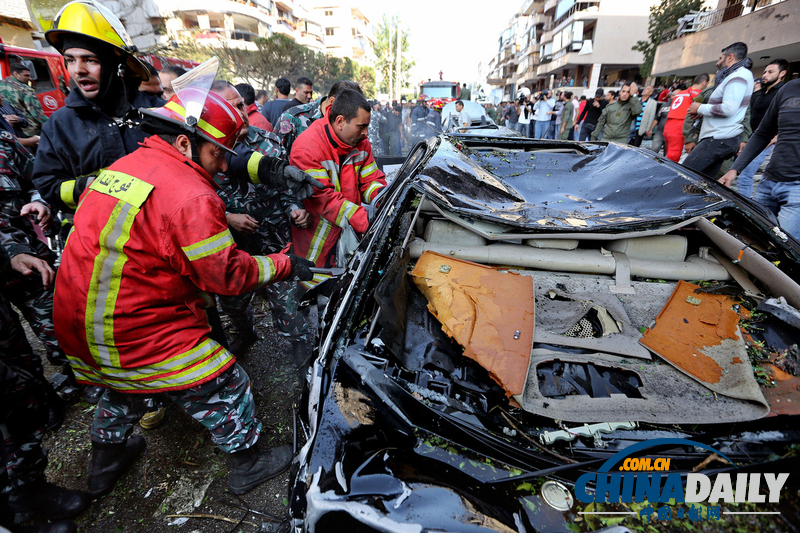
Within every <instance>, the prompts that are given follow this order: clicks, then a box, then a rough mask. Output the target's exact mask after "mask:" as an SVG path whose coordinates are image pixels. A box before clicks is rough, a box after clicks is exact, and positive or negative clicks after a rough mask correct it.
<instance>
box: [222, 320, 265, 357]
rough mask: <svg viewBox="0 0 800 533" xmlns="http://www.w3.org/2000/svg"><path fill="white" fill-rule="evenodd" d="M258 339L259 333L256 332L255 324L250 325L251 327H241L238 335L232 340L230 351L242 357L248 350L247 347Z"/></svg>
mask: <svg viewBox="0 0 800 533" xmlns="http://www.w3.org/2000/svg"><path fill="white" fill-rule="evenodd" d="M258 340H259V338H258V333H256V330H255V328H254V327H253V326H250V328H249V329H240V330H239V334H238V336H237V337H235V338H234V339H233V340H232V341H231V342H230V347H229V348H228V351H229V352H231V353H232V354H233V355H235V356H236V357H242V356H243V355H244V354H245V353H246V352H247V349H248V348H250V346H252V345H253V344H255V343H256V342H258Z"/></svg>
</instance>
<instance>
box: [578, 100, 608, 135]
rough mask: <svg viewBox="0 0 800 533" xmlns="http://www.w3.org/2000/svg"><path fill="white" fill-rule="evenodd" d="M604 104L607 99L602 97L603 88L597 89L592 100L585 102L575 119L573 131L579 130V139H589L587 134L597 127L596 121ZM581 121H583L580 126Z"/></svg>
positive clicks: (606, 103) (601, 112) (606, 102)
mask: <svg viewBox="0 0 800 533" xmlns="http://www.w3.org/2000/svg"><path fill="white" fill-rule="evenodd" d="M606 105H608V101H607V100H606V99H605V98H604V94H603V89H597V90H596V91H595V93H594V100H591V101H589V102H586V105H585V106H584V107H583V112H582V113H581V115H580V116H579V117H578V119H577V120H576V121H575V133H578V131H580V135H579V136H578V140H579V141H588V140H589V136H590V135H591V134H592V132H593V131H594V129H595V128H596V127H597V121H598V120H600V115H602V114H603V109H605V107H606ZM581 122H583V125H582V126H581Z"/></svg>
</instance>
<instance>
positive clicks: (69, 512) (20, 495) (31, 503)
mask: <svg viewBox="0 0 800 533" xmlns="http://www.w3.org/2000/svg"><path fill="white" fill-rule="evenodd" d="M90 503H91V500H90V499H89V496H88V494H86V493H85V492H81V491H78V490H69V489H65V488H63V487H59V486H56V485H52V484H50V483H47V482H46V481H45V480H44V478H42V479H41V480H40V481H37V482H35V483H30V484H27V485H24V486H23V487H20V488H18V489H15V490H14V491H13V492H12V493H11V494H10V495H9V497H8V505H9V506H10V507H11V509H12V510H13V511H14V512H15V513H16V515H17V516H16V521H17V522H27V521H28V520H30V519H31V517H32V516H33V515H38V516H41V517H42V518H47V519H50V520H62V519H64V518H72V517H73V516H76V515H78V514H80V513H81V512H82V511H83V510H84V509H86V508H87V507H89V504H90Z"/></svg>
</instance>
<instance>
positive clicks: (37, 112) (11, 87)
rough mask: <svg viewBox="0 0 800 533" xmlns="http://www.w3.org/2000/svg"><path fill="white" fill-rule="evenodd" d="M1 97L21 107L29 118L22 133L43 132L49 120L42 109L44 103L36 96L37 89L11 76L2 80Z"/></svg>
mask: <svg viewBox="0 0 800 533" xmlns="http://www.w3.org/2000/svg"><path fill="white" fill-rule="evenodd" d="M0 97H2V99H3V101H4V102H8V103H9V104H11V105H12V106H14V107H16V108H17V109H19V110H20V111H21V112H22V114H23V116H24V117H25V118H26V119H27V120H28V125H27V126H24V127H23V128H22V133H24V134H25V135H39V133H41V131H42V125H43V124H44V123H45V122H47V115H45V114H44V111H42V104H41V103H40V102H39V99H38V98H36V91H34V90H33V89H32V88H31V87H28V86H27V85H25V84H24V83H22V82H19V81H17V79H16V78H13V77H11V76H9V77H8V78H6V79H4V80H3V81H0Z"/></svg>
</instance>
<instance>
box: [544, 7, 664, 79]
mask: <svg viewBox="0 0 800 533" xmlns="http://www.w3.org/2000/svg"><path fill="white" fill-rule="evenodd" d="M658 3H659V0H636V1H630V0H548V1H546V2H545V4H544V7H543V8H542V13H543V14H544V15H545V16H547V17H552V23H550V24H549V25H546V26H545V27H544V29H543V33H542V36H541V39H540V45H539V66H538V67H537V69H536V74H537V75H538V76H539V77H541V78H545V79H549V83H547V85H549V86H553V85H561V83H560V80H564V79H570V78H571V79H572V80H573V82H572V87H573V88H574V89H575V92H577V93H578V94H593V93H594V90H595V89H596V88H597V87H614V86H617V85H619V84H620V83H621V82H622V81H624V80H638V79H639V78H640V76H639V68H638V67H639V64H640V63H641V62H642V60H643V56H642V53H641V52H636V51H634V50H632V47H633V46H634V45H635V44H636V42H637V41H640V40H647V27H648V21H649V18H650V7H651V6H652V5H654V4H658Z"/></svg>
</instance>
